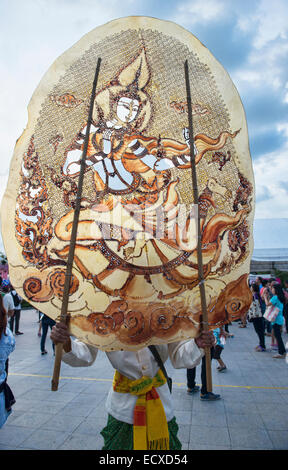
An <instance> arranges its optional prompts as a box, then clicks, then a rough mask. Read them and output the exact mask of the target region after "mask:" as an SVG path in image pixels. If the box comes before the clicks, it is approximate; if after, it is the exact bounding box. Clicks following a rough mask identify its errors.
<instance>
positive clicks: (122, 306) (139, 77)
mask: <svg viewBox="0 0 288 470" xmlns="http://www.w3.org/2000/svg"><path fill="white" fill-rule="evenodd" d="M99 57H101V68H100V71H99V76H98V82H97V89H96V95H95V100H93V103H92V104H93V108H92V120H91V122H89V133H86V131H87V119H88V108H89V103H90V98H91V87H92V83H93V77H94V73H95V67H96V63H97V60H98V58H99ZM185 61H187V63H188V64H189V70H190V85H191V97H192V114H193V127H194V135H193V139H192V137H191V136H190V135H189V126H188V114H187V109H188V104H187V96H186V88H185V76H184V62H185ZM86 134H87V135H86ZM88 134H89V135H88ZM85 137H86V141H87V152H86V155H87V156H86V161H85V172H84V181H83V191H82V195H81V207H80V213H79V221H78V227H77V235H76V241H75V252H74V257H73V267H72V272H71V282H70V285H69V299H68V300H69V302H68V314H69V325H70V330H71V334H73V335H74V336H76V337H78V338H80V339H81V340H83V341H84V342H86V343H88V344H92V345H95V346H97V347H99V348H101V349H103V350H120V349H128V350H129V349H130V350H137V349H140V348H142V347H143V346H145V345H149V344H161V343H169V342H173V341H178V340H180V339H183V338H191V337H195V336H196V335H197V334H198V333H199V327H200V324H201V302H200V294H199V292H200V289H199V276H198V257H197V240H198V236H197V223H196V220H197V215H199V216H200V230H201V251H202V258H203V277H204V280H205V293H206V301H207V311H208V323H209V328H215V327H216V326H218V325H221V324H224V323H226V322H227V321H231V320H233V319H235V318H239V317H240V316H241V315H243V314H244V313H245V312H246V310H247V309H248V307H249V305H250V303H251V294H250V290H249V287H248V280H247V278H248V273H249V266H250V257H251V254H252V248H253V241H252V222H253V212H254V181H253V172H252V165H251V158H250V154H249V145H248V134H247V126H246V120H245V114H244V111H243V107H242V104H241V101H240V98H239V95H238V93H237V90H236V88H235V87H234V85H233V83H232V81H231V79H230V78H229V76H228V74H227V72H226V71H225V70H224V68H223V67H222V66H221V65H220V64H219V62H217V61H216V59H215V58H214V57H213V56H212V54H211V53H210V52H209V51H208V50H207V49H206V48H205V47H204V46H203V45H202V44H201V43H200V42H199V40H198V39H196V38H195V37H194V36H193V35H192V34H191V33H190V32H188V31H186V30H185V29H183V28H182V27H180V26H178V25H176V24H174V23H171V22H166V21H160V20H157V19H153V18H146V17H128V18H122V19H119V20H115V21H112V22H110V23H108V24H106V25H104V26H101V27H98V28H96V29H95V30H93V31H91V32H90V33H89V34H87V35H86V36H84V37H83V38H82V39H81V40H80V41H79V42H78V43H77V44H76V45H74V46H73V47H72V48H71V49H69V50H68V51H67V52H65V53H64V54H63V55H62V56H61V57H59V58H58V59H57V60H56V61H55V63H54V64H53V65H52V66H51V68H50V69H49V70H48V72H47V73H46V75H45V76H44V77H43V79H42V81H41V82H40V84H39V86H38V88H37V90H36V91H35V93H34V94H33V97H32V99H31V102H30V104H29V122H28V125H27V127H26V129H25V131H24V133H23V135H22V136H21V137H20V138H19V140H18V141H17V144H16V147H15V152H14V156H13V160H12V163H11V170H10V176H9V182H8V186H7V189H6V193H5V196H4V198H3V203H2V209H1V217H2V231H3V239H4V244H5V251H6V253H7V257H8V261H9V270H10V277H11V281H12V283H13V285H14V287H15V288H16V289H17V291H18V292H19V293H20V294H21V295H22V296H23V297H24V298H26V299H27V300H28V301H29V302H30V303H31V304H32V305H33V306H35V308H37V309H39V310H41V311H42V312H44V313H46V314H47V315H49V316H50V317H51V318H53V319H57V318H58V319H59V317H60V312H61V305H62V301H63V286H64V279H65V273H66V269H67V259H68V253H69V248H70V242H71V233H72V226H73V218H74V210H75V206H76V202H77V197H76V196H77V189H78V184H79V173H80V167H81V165H80V162H81V156H82V155H83V150H84V142H85ZM192 141H193V146H194V148H193V152H194V155H195V162H196V169H197V180H198V191H199V200H198V205H197V206H195V204H194V201H193V184H192V179H191V158H190V155H191V149H190V147H189V146H190V142H192Z"/></svg>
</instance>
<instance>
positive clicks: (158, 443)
mask: <svg viewBox="0 0 288 470" xmlns="http://www.w3.org/2000/svg"><path fill="white" fill-rule="evenodd" d="M148 450H169V439H156V440H154V441H150V442H148Z"/></svg>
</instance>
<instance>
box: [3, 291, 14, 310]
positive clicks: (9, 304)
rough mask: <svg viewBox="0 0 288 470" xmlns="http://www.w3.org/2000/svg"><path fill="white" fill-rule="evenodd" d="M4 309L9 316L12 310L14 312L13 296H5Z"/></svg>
mask: <svg viewBox="0 0 288 470" xmlns="http://www.w3.org/2000/svg"><path fill="white" fill-rule="evenodd" d="M3 307H4V308H5V310H6V313H7V315H8V312H11V311H12V310H14V304H13V303H12V298H11V295H4V297H3Z"/></svg>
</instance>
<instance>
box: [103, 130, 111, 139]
mask: <svg viewBox="0 0 288 470" xmlns="http://www.w3.org/2000/svg"><path fill="white" fill-rule="evenodd" d="M111 135H112V130H111V129H105V130H104V131H103V139H105V140H110V139H111Z"/></svg>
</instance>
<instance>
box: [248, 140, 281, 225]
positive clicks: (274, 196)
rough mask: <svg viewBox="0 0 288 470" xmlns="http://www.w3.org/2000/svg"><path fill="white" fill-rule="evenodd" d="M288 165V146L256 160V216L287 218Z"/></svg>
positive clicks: (254, 166) (254, 167) (254, 165)
mask: <svg viewBox="0 0 288 470" xmlns="http://www.w3.org/2000/svg"><path fill="white" fill-rule="evenodd" d="M287 167H288V146H287V147H283V149H282V151H281V152H279V151H278V152H271V153H267V154H266V155H263V156H262V157H261V159H259V160H257V161H256V162H254V164H253V169H254V177H255V184H256V211H255V217H256V218H260V219H261V218H267V219H273V218H275V217H277V218H282V217H283V218H287V212H288V209H287V188H288V174H287Z"/></svg>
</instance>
